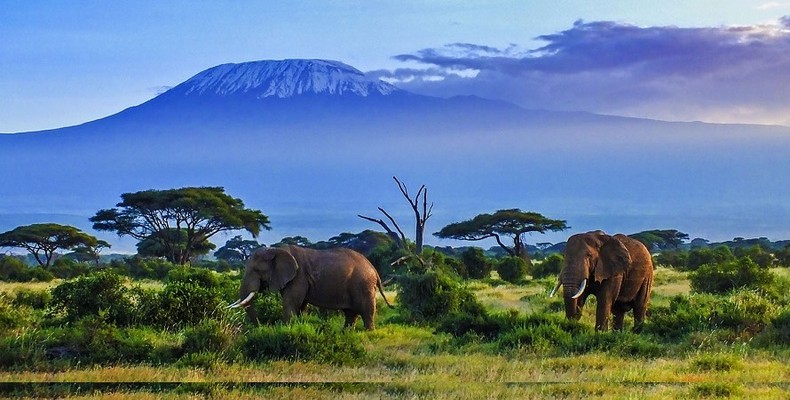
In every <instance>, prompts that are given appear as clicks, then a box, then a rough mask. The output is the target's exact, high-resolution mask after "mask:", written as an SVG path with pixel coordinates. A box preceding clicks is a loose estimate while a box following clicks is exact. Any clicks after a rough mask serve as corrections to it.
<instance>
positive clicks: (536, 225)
mask: <svg viewBox="0 0 790 400" xmlns="http://www.w3.org/2000/svg"><path fill="white" fill-rule="evenodd" d="M565 229H568V226H567V225H566V224H565V221H564V220H555V219H549V218H546V217H545V216H543V215H541V214H539V213H536V212H531V211H521V210H519V209H517V208H514V209H508V210H499V211H497V212H495V213H493V214H480V215H478V216H476V217H474V218H472V219H470V220H467V221H463V222H456V223H452V224H449V225H447V226H445V227H444V228H442V229H441V230H440V231H439V232H436V233H434V235H435V236H437V237H440V238H444V239H457V240H473V241H476V240H483V239H487V238H494V239H496V241H497V243H498V244H499V245H500V246H501V247H502V248H503V249H505V251H507V252H508V254H510V255H511V256H515V257H521V258H526V257H527V254H526V246H525V245H524V239H523V236H524V234H526V233H532V232H538V233H545V232H546V231H562V230H565ZM502 236H509V237H511V238H512V239H513V248H512V249H511V248H509V247H508V246H506V245H505V244H504V243H503V242H502V238H501V237H502Z"/></svg>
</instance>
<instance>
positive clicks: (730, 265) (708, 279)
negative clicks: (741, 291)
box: [689, 257, 774, 293]
mask: <svg viewBox="0 0 790 400" xmlns="http://www.w3.org/2000/svg"><path fill="white" fill-rule="evenodd" d="M689 278H690V279H691V289H692V290H693V291H695V292H701V293H727V292H729V291H731V290H733V289H738V288H743V287H752V288H765V287H768V286H769V285H770V284H771V283H772V282H773V280H774V275H773V273H771V271H770V270H768V269H766V268H762V267H760V266H759V265H757V264H756V263H755V262H754V261H752V260H751V259H750V258H748V257H747V258H741V259H738V260H735V261H728V262H725V263H721V264H704V265H702V266H700V267H699V268H697V270H696V271H693V272H692V273H691V274H690V275H689Z"/></svg>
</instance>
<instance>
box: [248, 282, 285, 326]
mask: <svg viewBox="0 0 790 400" xmlns="http://www.w3.org/2000/svg"><path fill="white" fill-rule="evenodd" d="M250 307H255V313H256V315H257V316H258V322H259V323H261V324H266V325H271V324H275V323H277V322H281V321H282V320H283V302H282V298H281V297H280V293H279V292H275V291H268V290H267V291H265V292H261V293H259V294H258V295H257V296H255V300H254V301H253V303H252V305H251V306H250Z"/></svg>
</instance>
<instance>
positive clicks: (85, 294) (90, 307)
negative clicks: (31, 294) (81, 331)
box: [51, 271, 134, 326]
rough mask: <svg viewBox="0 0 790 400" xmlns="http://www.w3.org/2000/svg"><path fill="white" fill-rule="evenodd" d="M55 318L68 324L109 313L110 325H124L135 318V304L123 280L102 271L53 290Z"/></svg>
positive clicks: (52, 310)
mask: <svg viewBox="0 0 790 400" xmlns="http://www.w3.org/2000/svg"><path fill="white" fill-rule="evenodd" d="M51 304H52V307H51V312H52V314H53V315H62V316H63V317H64V318H65V320H66V321H77V320H79V319H81V318H83V317H88V316H95V315H98V314H99V312H100V311H105V312H106V313H107V319H108V321H109V322H111V323H113V324H116V325H120V326H124V325H128V324H130V323H131V322H132V320H133V318H134V310H133V304H132V302H131V301H130V299H129V296H128V289H127V288H126V287H125V286H124V285H123V278H122V277H120V276H119V275H118V274H116V273H114V272H111V271H101V272H96V273H93V274H90V275H86V276H82V277H80V278H77V279H76V280H73V281H67V282H64V283H61V284H60V285H58V286H56V287H55V288H54V289H52V303H51Z"/></svg>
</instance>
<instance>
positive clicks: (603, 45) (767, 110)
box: [374, 16, 790, 124]
mask: <svg viewBox="0 0 790 400" xmlns="http://www.w3.org/2000/svg"><path fill="white" fill-rule="evenodd" d="M537 39H539V40H541V41H543V42H545V45H543V46H542V47H538V48H535V49H526V50H525V49H520V48H519V47H518V46H516V45H511V46H509V47H507V48H504V49H499V48H494V47H490V46H484V45H479V44H472V43H453V44H448V45H445V46H442V47H439V48H430V49H422V50H419V51H416V52H414V53H410V54H400V55H396V56H395V57H394V58H395V59H396V60H400V61H404V62H410V63H412V64H413V63H415V62H416V63H419V64H422V65H425V66H426V67H425V68H423V69H421V68H403V69H396V70H389V71H374V75H376V76H379V77H381V78H384V79H387V80H389V81H390V82H394V83H396V84H397V85H399V86H401V87H403V88H405V89H407V90H412V91H416V92H420V93H425V94H432V95H440V96H449V95H460V94H464V95H466V94H476V95H480V96H483V97H491V98H498V99H503V100H508V101H512V102H514V103H517V104H520V105H522V106H525V107H529V108H547V109H561V110H584V111H592V112H600V113H611V114H622V115H634V116H643V117H652V118H662V119H677V120H696V119H699V120H708V121H714V122H758V123H760V122H761V123H783V124H790V117H788V115H790V112H788V111H790V96H787V95H786V93H790V74H789V73H788V72H787V71H790V16H785V17H782V18H781V19H780V20H779V22H778V23H777V24H767V25H752V26H725V27H701V28H681V27H675V26H659V27H639V26H635V25H630V24H625V23H620V22H612V21H595V22H584V21H581V20H580V21H576V22H575V23H574V24H573V26H572V27H571V28H570V29H567V30H564V31H561V32H557V33H553V34H546V35H541V36H539V37H538V38H537Z"/></svg>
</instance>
